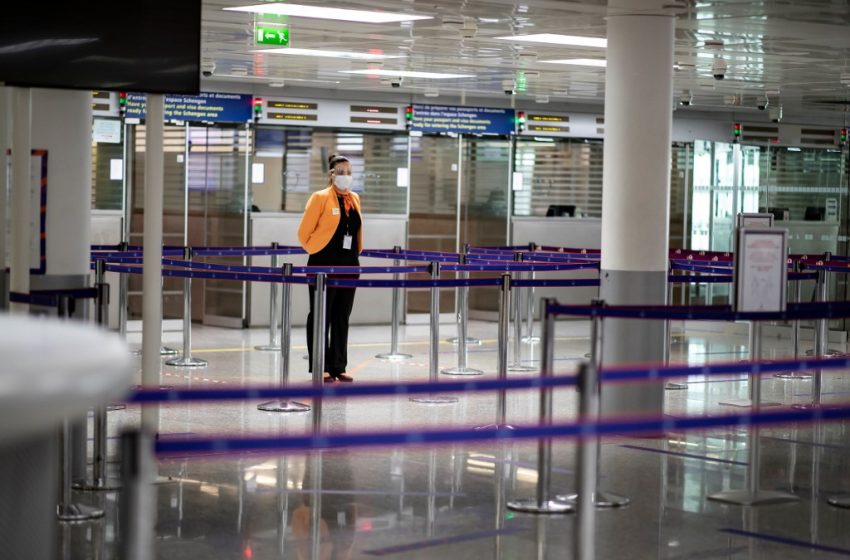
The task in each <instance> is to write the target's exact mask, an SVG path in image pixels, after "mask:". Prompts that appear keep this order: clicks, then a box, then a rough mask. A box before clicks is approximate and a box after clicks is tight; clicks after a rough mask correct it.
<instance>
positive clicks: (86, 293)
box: [9, 288, 98, 307]
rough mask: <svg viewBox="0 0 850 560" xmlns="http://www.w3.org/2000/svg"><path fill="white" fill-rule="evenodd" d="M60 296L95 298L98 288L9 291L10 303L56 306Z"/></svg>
mask: <svg viewBox="0 0 850 560" xmlns="http://www.w3.org/2000/svg"><path fill="white" fill-rule="evenodd" d="M62 296H67V297H71V298H74V299H95V298H97V296H98V290H97V288H71V289H60V290H30V292H29V293H28V294H25V293H23V292H9V301H10V302H12V303H28V304H30V305H43V306H46V307H56V306H57V305H59V298H60V297H62Z"/></svg>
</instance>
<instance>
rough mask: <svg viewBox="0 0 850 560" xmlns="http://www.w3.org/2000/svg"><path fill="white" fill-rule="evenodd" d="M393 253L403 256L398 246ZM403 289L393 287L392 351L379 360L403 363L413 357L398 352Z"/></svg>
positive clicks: (397, 276)
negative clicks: (400, 305)
mask: <svg viewBox="0 0 850 560" xmlns="http://www.w3.org/2000/svg"><path fill="white" fill-rule="evenodd" d="M393 253H395V254H396V255H399V256H400V255H401V247H400V246H398V245H396V246H395V247H393ZM400 265H401V260H400V259H398V258H395V259H393V266H396V267H397V266H400ZM400 278H401V275H400V274H399V273H398V272H393V281H395V282H398V281H399V279H400ZM400 300H401V288H400V287H399V286H393V303H392V305H393V307H392V312H391V314H392V319H391V323H390V351H389V353H385V354H378V355H377V356H375V357H376V358H378V359H379V360H387V361H391V362H394V361H401V360H409V359H411V358H412V357H413V356H412V355H410V354H404V353H402V352H399V351H398V327H399V323H400V322H401V320H400V312H399V304H400V303H401V301H400Z"/></svg>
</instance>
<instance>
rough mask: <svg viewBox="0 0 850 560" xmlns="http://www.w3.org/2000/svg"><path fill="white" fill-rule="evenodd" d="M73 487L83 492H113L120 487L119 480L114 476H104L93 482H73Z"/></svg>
mask: <svg viewBox="0 0 850 560" xmlns="http://www.w3.org/2000/svg"><path fill="white" fill-rule="evenodd" d="M74 489H75V490H82V491H84V492H114V491H115V490H120V489H121V481H120V480H118V479H115V478H106V479H101V480H98V481H95V482H88V481H86V482H81V483H79V484H74Z"/></svg>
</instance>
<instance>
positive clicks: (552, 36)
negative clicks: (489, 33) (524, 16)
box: [496, 33, 608, 49]
mask: <svg viewBox="0 0 850 560" xmlns="http://www.w3.org/2000/svg"><path fill="white" fill-rule="evenodd" d="M496 39H501V40H503V41H526V42H529V43H549V44H552V45H570V46H573V47H596V48H601V49H604V48H606V47H607V46H608V39H605V38H602V37H582V36H580V35H559V34H557V33H535V34H533V35H509V36H507V37H496Z"/></svg>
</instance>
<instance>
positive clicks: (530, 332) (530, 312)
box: [522, 242, 540, 344]
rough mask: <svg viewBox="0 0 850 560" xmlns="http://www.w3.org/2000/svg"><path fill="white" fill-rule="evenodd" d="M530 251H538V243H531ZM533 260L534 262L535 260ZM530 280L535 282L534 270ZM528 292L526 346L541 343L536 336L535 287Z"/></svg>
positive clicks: (529, 245)
mask: <svg viewBox="0 0 850 560" xmlns="http://www.w3.org/2000/svg"><path fill="white" fill-rule="evenodd" d="M528 250H529V252H531V253H534V252H535V251H537V244H536V243H533V242H532V243H529V244H528ZM531 260H534V259H533V258H532V259H531ZM528 278H529V279H531V280H534V278H535V273H534V271H533V270H532V271H531V272H529V273H528ZM525 292H526V294H527V295H526V306H525V309H526V313H525V336H524V337H523V338H522V341H523V342H525V343H526V344H537V343H538V342H540V337H539V336H534V286H529V287H528V288H526V289H525Z"/></svg>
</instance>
